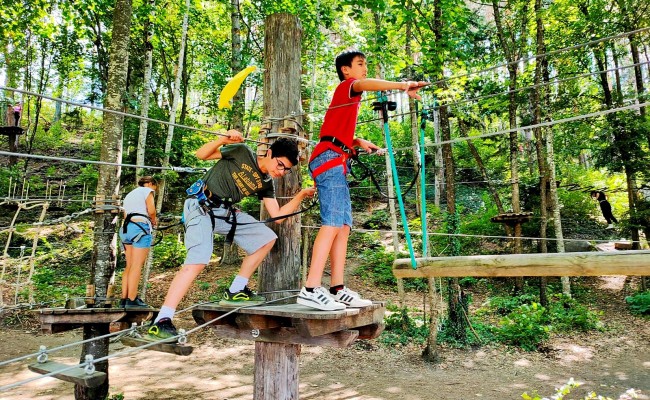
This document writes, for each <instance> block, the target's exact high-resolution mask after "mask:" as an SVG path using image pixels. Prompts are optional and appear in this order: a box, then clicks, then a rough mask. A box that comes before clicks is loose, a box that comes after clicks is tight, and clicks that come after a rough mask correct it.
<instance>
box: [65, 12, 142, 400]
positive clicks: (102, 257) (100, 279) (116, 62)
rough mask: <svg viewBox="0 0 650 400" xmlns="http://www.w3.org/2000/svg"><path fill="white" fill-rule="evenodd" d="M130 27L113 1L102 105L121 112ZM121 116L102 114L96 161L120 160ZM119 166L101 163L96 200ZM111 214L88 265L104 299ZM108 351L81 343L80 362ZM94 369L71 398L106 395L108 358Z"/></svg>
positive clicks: (112, 251)
mask: <svg viewBox="0 0 650 400" xmlns="http://www.w3.org/2000/svg"><path fill="white" fill-rule="evenodd" d="M130 29H131V0H116V2H115V8H114V10H113V31H112V41H111V48H110V66H109V72H108V82H107V91H106V101H105V102H104V108H106V109H107V110H115V111H121V110H122V109H123V107H124V98H123V94H124V93H125V92H126V76H127V71H128V66H129V36H130ZM123 126H124V117H122V116H120V115H117V114H113V113H105V114H104V123H103V129H102V142H101V143H102V148H101V156H100V160H101V161H105V162H109V163H121V162H122V132H123ZM120 174H121V168H120V167H119V166H111V165H101V166H100V167H99V179H98V182H97V199H98V201H100V202H101V200H102V199H105V200H109V199H111V198H113V197H114V198H117V195H118V192H119V189H120ZM114 221H115V214H113V213H111V212H103V213H99V214H95V228H94V235H93V237H94V243H95V245H94V247H93V257H92V264H91V277H92V284H93V285H94V286H95V295H96V296H97V297H99V298H105V297H107V294H108V285H109V283H110V282H111V280H112V279H113V273H114V272H115V261H116V244H117V232H116V226H115V222H114ZM106 334H108V325H107V324H96V325H95V324H85V325H84V340H87V339H91V338H95V337H97V336H102V335H106ZM107 354H108V338H104V339H99V340H94V341H90V342H87V343H84V345H83V349H82V352H81V362H85V358H86V355H92V356H93V357H94V358H95V359H97V358H100V357H104V356H106V355H107ZM95 368H96V370H97V371H100V372H104V373H106V381H105V382H104V383H102V384H101V385H100V386H97V387H93V388H89V387H84V386H81V385H75V398H77V399H83V400H86V399H88V400H91V399H92V400H95V399H105V398H106V396H107V395H108V387H109V376H108V361H102V362H99V363H96V364H95Z"/></svg>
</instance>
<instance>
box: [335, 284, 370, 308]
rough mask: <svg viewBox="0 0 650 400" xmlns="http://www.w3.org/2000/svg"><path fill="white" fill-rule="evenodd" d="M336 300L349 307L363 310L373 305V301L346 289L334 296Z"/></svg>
mask: <svg viewBox="0 0 650 400" xmlns="http://www.w3.org/2000/svg"><path fill="white" fill-rule="evenodd" d="M333 297H334V300H336V301H337V302H339V303H343V304H345V305H346V306H347V307H352V308H362V307H368V306H371V305H372V300H367V299H362V298H361V296H359V293H357V292H355V291H354V290H351V289H348V288H347V287H344V288H343V289H341V290H339V291H338V292H337V293H336V294H335V295H333Z"/></svg>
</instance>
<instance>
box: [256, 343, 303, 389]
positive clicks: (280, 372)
mask: <svg viewBox="0 0 650 400" xmlns="http://www.w3.org/2000/svg"><path fill="white" fill-rule="evenodd" d="M299 358H300V345H299V344H284V343H266V342H255V383H254V386H255V390H254V392H253V400H270V399H274V400H294V399H295V400H297V399H298V360H299Z"/></svg>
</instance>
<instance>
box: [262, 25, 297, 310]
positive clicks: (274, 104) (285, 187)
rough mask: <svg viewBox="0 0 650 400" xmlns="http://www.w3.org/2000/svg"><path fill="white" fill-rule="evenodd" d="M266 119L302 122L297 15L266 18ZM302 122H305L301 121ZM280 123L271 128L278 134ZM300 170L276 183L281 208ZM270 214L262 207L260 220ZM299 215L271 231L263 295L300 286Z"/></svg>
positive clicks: (263, 274) (275, 295) (291, 193)
mask: <svg viewBox="0 0 650 400" xmlns="http://www.w3.org/2000/svg"><path fill="white" fill-rule="evenodd" d="M264 37H265V38H266V40H265V48H264V69H265V72H264V95H263V97H264V116H265V117H266V118H270V119H272V118H283V117H285V116H288V115H292V114H293V115H295V116H296V118H299V119H300V117H299V116H300V115H301V114H302V107H301V102H300V73H301V63H300V54H301V38H302V26H301V24H300V21H299V20H298V18H297V17H296V16H295V15H291V14H284V13H281V14H272V15H269V16H268V17H267V18H266V21H265V32H264ZM299 122H302V121H299ZM278 129H279V128H278V122H274V123H273V124H272V127H271V131H272V132H278ZM299 171H300V170H299V169H297V168H296V169H295V170H294V172H293V173H291V174H286V175H284V176H283V177H281V178H279V179H277V180H276V182H275V188H276V195H277V196H278V197H280V199H278V201H279V202H280V205H281V206H282V205H283V204H284V203H286V202H287V201H288V200H286V199H282V197H290V196H293V195H295V194H296V193H298V191H299V190H300V182H301V176H300V172H299ZM267 217H268V213H267V212H266V210H265V209H264V208H263V207H262V213H261V218H267ZM300 226H301V224H300V215H295V216H293V217H289V218H288V219H287V220H285V221H284V222H283V223H281V224H273V226H271V228H272V229H273V230H274V231H275V232H276V234H277V235H278V240H277V242H276V244H275V246H274V247H273V249H272V250H271V253H270V254H269V256H268V257H267V258H266V259H265V260H264V262H263V263H262V265H261V267H260V270H259V273H258V274H259V288H260V290H261V291H262V292H268V291H276V290H289V289H296V288H298V287H299V285H300V237H301V235H300ZM288 295H289V293H287V292H282V293H276V294H272V295H270V296H266V297H267V299H269V300H272V299H277V298H281V297H286V296H288Z"/></svg>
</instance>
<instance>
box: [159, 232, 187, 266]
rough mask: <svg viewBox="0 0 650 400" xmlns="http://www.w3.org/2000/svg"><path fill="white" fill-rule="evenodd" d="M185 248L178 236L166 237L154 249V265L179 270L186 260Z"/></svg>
mask: <svg viewBox="0 0 650 400" xmlns="http://www.w3.org/2000/svg"><path fill="white" fill-rule="evenodd" d="M185 254H186V250H185V246H184V245H183V243H180V242H179V241H178V240H177V238H176V235H165V236H164V237H163V239H162V240H161V242H160V243H158V244H157V245H156V246H155V247H154V248H153V260H154V265H155V266H156V267H159V268H164V269H167V268H178V266H179V265H181V264H182V263H183V260H184V259H185Z"/></svg>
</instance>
